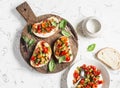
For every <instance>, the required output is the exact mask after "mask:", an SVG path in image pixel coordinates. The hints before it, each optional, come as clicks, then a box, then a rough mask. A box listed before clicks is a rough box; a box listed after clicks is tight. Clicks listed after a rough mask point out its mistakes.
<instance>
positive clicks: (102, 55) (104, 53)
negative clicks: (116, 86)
mask: <svg viewBox="0 0 120 88" xmlns="http://www.w3.org/2000/svg"><path fill="white" fill-rule="evenodd" d="M96 56H97V58H98V59H99V60H100V61H102V62H103V63H105V64H106V65H107V66H109V67H110V68H112V69H114V70H117V69H120V53H119V52H118V51H116V50H115V49H113V48H109V47H106V48H103V49H101V50H100V51H98V53H97V54H96Z"/></svg>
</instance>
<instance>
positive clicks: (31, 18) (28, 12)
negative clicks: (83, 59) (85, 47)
mask: <svg viewBox="0 0 120 88" xmlns="http://www.w3.org/2000/svg"><path fill="white" fill-rule="evenodd" d="M16 9H17V10H18V12H20V14H21V15H22V16H23V17H24V18H25V20H26V21H27V22H28V24H27V25H26V26H25V27H24V29H23V31H22V34H21V37H22V36H23V35H25V36H27V37H28V38H30V39H31V38H32V39H34V40H35V44H34V45H33V46H32V47H30V48H28V47H26V46H25V44H24V43H23V42H22V41H23V40H22V38H21V39H20V51H21V54H22V56H23V58H24V60H25V61H26V62H27V63H28V64H29V65H30V57H31V56H32V53H33V51H34V48H35V46H36V44H37V42H38V41H40V40H44V41H46V42H48V43H49V44H50V46H51V49H52V52H53V46H54V43H55V41H56V40H57V39H58V38H59V37H61V36H62V34H61V30H58V31H57V32H56V33H55V34H54V35H52V36H50V37H48V38H38V37H37V36H35V35H34V34H32V35H31V34H30V33H28V30H27V29H28V28H27V27H28V25H31V24H33V23H35V22H40V21H42V20H45V19H47V18H49V17H51V16H55V17H56V18H58V19H61V20H62V19H63V18H61V17H60V16H57V15H53V14H46V15H43V16H39V17H36V16H35V15H34V13H33V11H32V9H31V8H30V6H29V5H28V4H27V3H26V2H24V3H22V4H21V5H20V6H18V7H17V8H16ZM67 27H68V30H67V31H69V32H70V33H71V35H72V36H71V37H69V40H70V46H71V49H72V53H73V60H72V61H71V62H69V63H61V64H59V63H58V61H57V59H56V58H55V56H54V53H52V56H51V59H54V61H55V63H56V68H55V70H54V71H53V72H49V70H48V64H46V65H45V66H43V67H40V68H34V69H35V70H37V71H39V72H41V73H56V72H59V71H62V70H63V69H65V68H66V67H68V66H69V65H70V64H71V63H72V62H73V61H74V60H75V57H76V55H77V51H78V37H77V34H76V32H75V30H74V28H73V27H72V25H71V24H70V23H69V22H68V21H67ZM30 66H31V65H30Z"/></svg>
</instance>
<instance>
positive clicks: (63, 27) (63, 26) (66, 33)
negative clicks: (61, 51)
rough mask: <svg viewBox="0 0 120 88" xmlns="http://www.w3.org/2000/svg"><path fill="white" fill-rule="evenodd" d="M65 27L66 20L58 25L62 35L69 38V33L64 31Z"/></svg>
mask: <svg viewBox="0 0 120 88" xmlns="http://www.w3.org/2000/svg"><path fill="white" fill-rule="evenodd" d="M66 26H67V21H66V20H61V21H60V24H59V28H60V29H61V33H62V35H64V36H66V37H70V36H71V35H70V33H69V32H68V31H66V30H65V27H66Z"/></svg>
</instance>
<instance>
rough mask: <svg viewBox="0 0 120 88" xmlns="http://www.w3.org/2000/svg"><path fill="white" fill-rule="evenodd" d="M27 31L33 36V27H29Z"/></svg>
mask: <svg viewBox="0 0 120 88" xmlns="http://www.w3.org/2000/svg"><path fill="white" fill-rule="evenodd" d="M27 29H28V33H30V34H33V33H32V25H28V28H27Z"/></svg>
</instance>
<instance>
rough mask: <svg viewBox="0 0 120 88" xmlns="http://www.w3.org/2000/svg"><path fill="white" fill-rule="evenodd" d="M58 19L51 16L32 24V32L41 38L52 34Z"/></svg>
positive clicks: (56, 26) (55, 29) (56, 27)
mask: <svg viewBox="0 0 120 88" xmlns="http://www.w3.org/2000/svg"><path fill="white" fill-rule="evenodd" d="M59 21H60V19H58V18H56V17H55V16H52V17H50V18H47V19H45V20H43V21H41V22H38V23H34V24H33V25H32V32H33V33H34V34H35V35H36V36H38V37H42V38H46V37H49V36H52V35H53V34H54V33H55V32H56V31H57V30H58V26H59V25H58V24H59Z"/></svg>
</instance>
